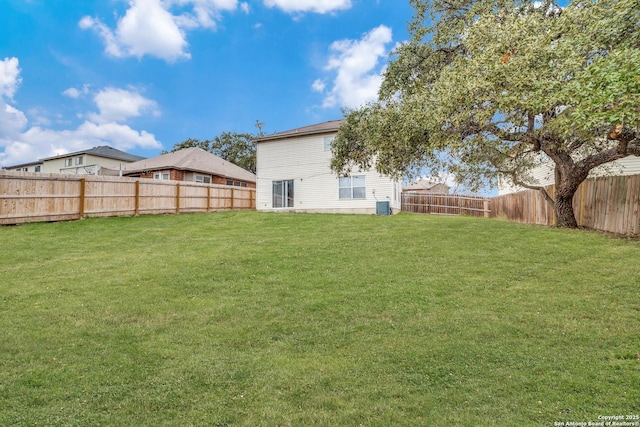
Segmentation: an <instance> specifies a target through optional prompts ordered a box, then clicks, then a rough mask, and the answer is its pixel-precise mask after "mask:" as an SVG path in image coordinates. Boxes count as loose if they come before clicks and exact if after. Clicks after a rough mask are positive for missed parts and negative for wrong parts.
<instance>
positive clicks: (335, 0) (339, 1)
mask: <svg viewBox="0 0 640 427" xmlns="http://www.w3.org/2000/svg"><path fill="white" fill-rule="evenodd" d="M264 4H265V6H267V7H277V8H279V9H282V10H283V11H284V12H287V13H293V12H315V13H329V12H335V11H338V10H344V9H349V8H350V7H351V0H264Z"/></svg>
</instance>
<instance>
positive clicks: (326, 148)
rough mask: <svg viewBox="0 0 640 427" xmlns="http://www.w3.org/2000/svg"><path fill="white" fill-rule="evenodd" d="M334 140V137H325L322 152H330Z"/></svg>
mask: <svg viewBox="0 0 640 427" xmlns="http://www.w3.org/2000/svg"><path fill="white" fill-rule="evenodd" d="M334 139H336V137H335V136H325V137H324V151H331V143H332V142H333V140H334Z"/></svg>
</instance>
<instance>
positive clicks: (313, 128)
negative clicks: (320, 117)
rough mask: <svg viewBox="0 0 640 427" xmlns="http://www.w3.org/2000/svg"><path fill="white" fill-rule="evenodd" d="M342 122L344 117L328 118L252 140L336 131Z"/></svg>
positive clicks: (258, 140) (276, 138) (271, 139)
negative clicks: (324, 120) (337, 118)
mask: <svg viewBox="0 0 640 427" xmlns="http://www.w3.org/2000/svg"><path fill="white" fill-rule="evenodd" d="M344 122H345V120H344V119H341V120H330V121H328V122H323V123H317V124H314V125H309V126H304V127H301V128H295V129H290V130H286V131H284V132H276V133H274V134H271V135H265V136H260V137H258V138H255V139H254V140H255V141H256V142H258V143H259V142H266V141H273V140H278V139H285V138H295V137H298V136H308V135H317V134H322V133H330V132H337V131H338V129H339V128H340V125H342V124H343V123H344Z"/></svg>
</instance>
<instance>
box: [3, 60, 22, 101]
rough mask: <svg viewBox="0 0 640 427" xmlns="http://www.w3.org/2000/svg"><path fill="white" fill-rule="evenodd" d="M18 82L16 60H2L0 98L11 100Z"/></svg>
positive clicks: (17, 63)
mask: <svg viewBox="0 0 640 427" xmlns="http://www.w3.org/2000/svg"><path fill="white" fill-rule="evenodd" d="M20 82H21V79H20V67H19V61H18V58H4V60H3V61H0V97H6V98H9V99H13V95H14V94H15V93H16V90H18V86H19V85H20Z"/></svg>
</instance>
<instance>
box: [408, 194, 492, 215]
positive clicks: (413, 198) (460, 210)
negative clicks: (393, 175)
mask: <svg viewBox="0 0 640 427" xmlns="http://www.w3.org/2000/svg"><path fill="white" fill-rule="evenodd" d="M402 211H403V212H410V213H429V214H440V215H469V216H478V217H485V218H488V217H489V213H490V212H489V199H488V198H486V197H480V196H461V195H450V194H437V193H429V194H425V193H417V192H411V191H408V192H403V193H402Z"/></svg>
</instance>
